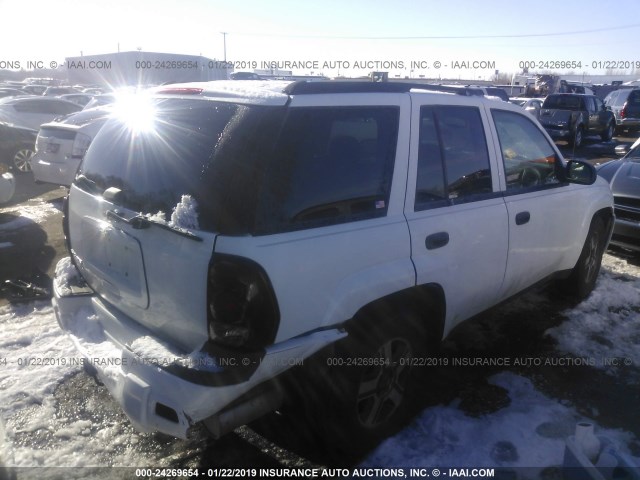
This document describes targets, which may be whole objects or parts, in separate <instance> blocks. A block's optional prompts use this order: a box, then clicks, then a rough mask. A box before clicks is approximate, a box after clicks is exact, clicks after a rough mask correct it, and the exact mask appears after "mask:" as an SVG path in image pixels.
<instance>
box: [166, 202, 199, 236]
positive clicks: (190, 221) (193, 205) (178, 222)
mask: <svg viewBox="0 0 640 480" xmlns="http://www.w3.org/2000/svg"><path fill="white" fill-rule="evenodd" d="M197 209H198V203H197V202H196V201H195V199H194V198H193V197H191V195H182V198H181V199H180V203H178V204H177V205H176V206H175V208H174V209H173V213H172V214H171V221H170V222H169V225H170V226H171V227H176V228H185V229H193V230H198V229H199V228H200V226H199V224H198V211H197ZM158 213H161V212H158Z"/></svg>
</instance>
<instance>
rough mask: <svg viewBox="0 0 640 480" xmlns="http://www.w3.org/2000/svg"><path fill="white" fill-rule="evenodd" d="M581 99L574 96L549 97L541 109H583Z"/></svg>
mask: <svg viewBox="0 0 640 480" xmlns="http://www.w3.org/2000/svg"><path fill="white" fill-rule="evenodd" d="M582 100H583V98H582V97H578V96H574V95H549V96H548V97H547V98H546V99H545V101H544V104H543V105H542V108H555V109H559V110H582V109H584V104H583V101H582Z"/></svg>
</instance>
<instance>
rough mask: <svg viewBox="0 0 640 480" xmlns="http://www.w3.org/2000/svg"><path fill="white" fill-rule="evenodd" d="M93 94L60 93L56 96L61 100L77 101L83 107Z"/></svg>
mask: <svg viewBox="0 0 640 480" xmlns="http://www.w3.org/2000/svg"><path fill="white" fill-rule="evenodd" d="M93 97H94V95H91V94H88V93H67V94H65V95H60V96H59V97H58V98H59V99H61V100H67V101H68V102H73V103H77V104H78V105H80V106H81V107H84V106H85V105H86V104H87V103H89V102H90V101H91V100H92V99H93Z"/></svg>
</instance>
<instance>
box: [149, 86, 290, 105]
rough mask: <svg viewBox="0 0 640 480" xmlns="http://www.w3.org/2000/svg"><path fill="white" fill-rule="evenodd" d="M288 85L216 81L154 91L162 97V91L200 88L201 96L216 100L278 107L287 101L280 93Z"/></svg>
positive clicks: (285, 96)
mask: <svg viewBox="0 0 640 480" xmlns="http://www.w3.org/2000/svg"><path fill="white" fill-rule="evenodd" d="M290 83H291V82H285V81H272V80H265V81H259V80H216V81H211V82H191V83H177V84H171V85H165V86H163V87H158V88H157V89H155V90H154V91H155V93H156V94H158V95H164V93H163V90H165V91H166V90H172V89H193V88H201V89H202V93H201V95H203V96H206V97H209V98H213V99H216V100H222V101H233V102H237V103H249V104H258V105H274V106H279V105H284V104H286V103H287V101H288V100H289V96H288V95H286V94H285V93H282V91H283V90H284V89H285V87H287V85H289V84H290ZM185 95H187V94H185Z"/></svg>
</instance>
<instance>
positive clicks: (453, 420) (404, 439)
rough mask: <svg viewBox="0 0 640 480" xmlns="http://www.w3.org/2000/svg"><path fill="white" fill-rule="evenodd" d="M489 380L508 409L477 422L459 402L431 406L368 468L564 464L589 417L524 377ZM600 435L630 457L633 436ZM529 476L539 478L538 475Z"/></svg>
mask: <svg viewBox="0 0 640 480" xmlns="http://www.w3.org/2000/svg"><path fill="white" fill-rule="evenodd" d="M489 381H490V383H492V384H494V385H498V386H500V387H502V388H505V389H506V390H507V391H508V392H509V398H510V400H511V403H510V404H509V406H507V407H505V408H502V409H500V410H498V411H496V412H494V413H492V414H489V415H484V416H481V417H478V418H476V417H470V416H467V415H466V414H465V413H464V412H463V411H462V410H460V409H459V408H457V406H458V405H457V404H458V401H454V402H452V404H450V405H445V406H436V407H432V408H428V409H426V410H425V411H424V412H422V414H421V415H420V416H419V417H418V418H417V419H416V420H414V422H413V424H412V425H410V426H409V427H408V428H407V429H405V430H404V431H403V432H401V433H400V434H398V435H396V436H395V437H393V438H390V439H388V440H386V441H385V442H383V443H382V444H381V445H380V446H379V447H378V448H377V449H376V450H375V451H374V452H373V453H372V454H371V456H369V458H368V459H367V460H366V461H365V466H396V467H402V466H404V467H406V466H410V467H416V468H421V467H455V468H465V467H469V468H472V467H496V468H505V469H508V468H514V467H537V468H540V469H542V468H546V467H554V466H555V467H557V466H561V465H562V459H563V454H564V445H565V439H566V437H568V436H569V435H573V433H574V430H575V425H576V423H577V422H578V421H583V420H588V419H584V418H582V417H581V416H580V415H578V414H577V413H576V412H575V410H573V409H572V408H569V407H567V406H565V405H563V403H562V402H559V401H558V400H555V399H550V398H547V397H546V396H544V395H543V394H542V393H540V392H538V391H537V390H536V389H535V388H534V386H533V384H532V383H531V381H530V380H528V379H527V378H525V377H522V376H520V375H516V374H514V373H511V372H502V373H499V374H497V375H494V376H493V377H491V378H490V379H489ZM592 423H593V422H592ZM596 433H597V434H598V435H605V436H606V437H608V438H609V439H610V440H612V441H613V443H614V445H617V446H618V447H619V448H621V449H622V451H623V453H628V451H627V450H626V447H625V445H626V444H627V443H628V442H630V441H631V440H632V439H633V435H632V434H630V433H626V432H623V431H620V430H607V429H603V428H599V427H596ZM531 473H532V474H533V475H534V476H533V477H532V478H535V477H537V475H536V473H539V472H531Z"/></svg>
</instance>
